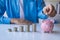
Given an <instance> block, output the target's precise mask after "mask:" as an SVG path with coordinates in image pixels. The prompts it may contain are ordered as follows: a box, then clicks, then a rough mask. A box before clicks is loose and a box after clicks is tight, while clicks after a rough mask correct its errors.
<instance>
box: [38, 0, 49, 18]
mask: <svg viewBox="0 0 60 40" xmlns="http://www.w3.org/2000/svg"><path fill="white" fill-rule="evenodd" d="M44 7H45V2H44V0H39V1H38V18H40V19H47V18H48V16H47V15H45V14H44V12H43V8H44Z"/></svg>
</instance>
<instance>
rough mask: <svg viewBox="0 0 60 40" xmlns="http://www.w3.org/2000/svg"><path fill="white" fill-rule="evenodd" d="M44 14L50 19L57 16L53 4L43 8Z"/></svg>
mask: <svg viewBox="0 0 60 40" xmlns="http://www.w3.org/2000/svg"><path fill="white" fill-rule="evenodd" d="M43 12H44V13H45V14H46V15H48V16H50V17H54V16H55V15H56V10H55V7H54V6H53V5H52V4H49V5H47V6H45V7H44V8H43Z"/></svg>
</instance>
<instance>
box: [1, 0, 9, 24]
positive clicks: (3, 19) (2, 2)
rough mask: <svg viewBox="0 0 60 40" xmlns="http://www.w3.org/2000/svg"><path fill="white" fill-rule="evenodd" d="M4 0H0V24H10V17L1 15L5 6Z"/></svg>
mask: <svg viewBox="0 0 60 40" xmlns="http://www.w3.org/2000/svg"><path fill="white" fill-rule="evenodd" d="M5 1H6V0H0V24H10V18H6V17H4V16H3V14H4V12H5V10H6V7H5Z"/></svg>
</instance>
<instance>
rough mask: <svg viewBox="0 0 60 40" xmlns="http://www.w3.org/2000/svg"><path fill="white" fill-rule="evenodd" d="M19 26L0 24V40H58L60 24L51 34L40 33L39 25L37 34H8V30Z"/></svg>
mask: <svg viewBox="0 0 60 40" xmlns="http://www.w3.org/2000/svg"><path fill="white" fill-rule="evenodd" d="M13 26H17V27H18V26H19V25H5V24H4V25H3V24H0V40H60V24H55V27H54V32H53V33H41V29H40V27H39V25H37V31H38V32H8V28H13Z"/></svg>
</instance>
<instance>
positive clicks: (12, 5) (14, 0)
mask: <svg viewBox="0 0 60 40" xmlns="http://www.w3.org/2000/svg"><path fill="white" fill-rule="evenodd" d="M23 4H24V7H23V8H24V17H25V19H26V20H28V21H32V22H33V23H37V22H38V19H39V18H40V19H46V18H47V17H48V16H47V15H45V14H44V13H43V12H42V9H43V7H44V6H45V3H44V1H43V0H38V1H36V0H23ZM5 11H6V13H7V15H8V18H7V17H4V16H3V14H4V12H5ZM11 18H20V5H19V0H0V24H10V21H11Z"/></svg>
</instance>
